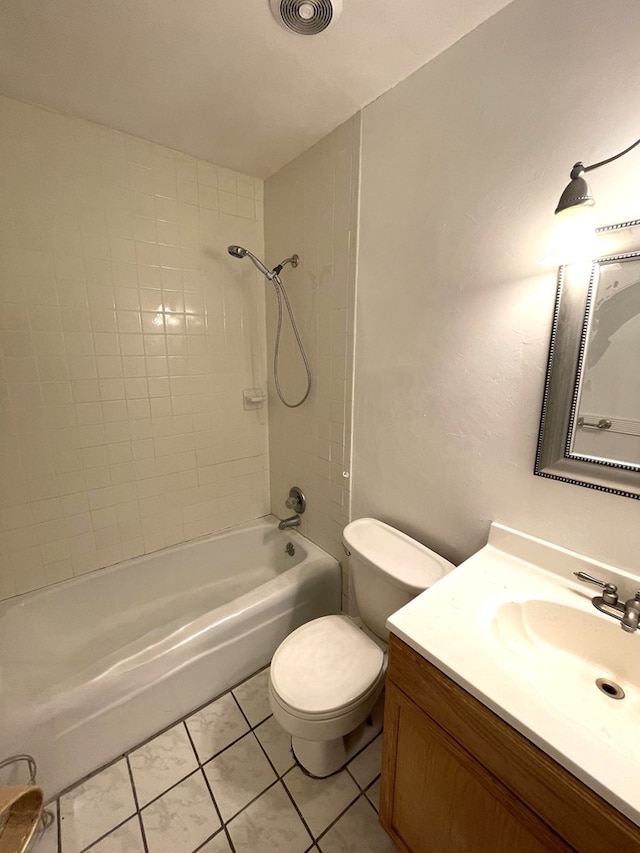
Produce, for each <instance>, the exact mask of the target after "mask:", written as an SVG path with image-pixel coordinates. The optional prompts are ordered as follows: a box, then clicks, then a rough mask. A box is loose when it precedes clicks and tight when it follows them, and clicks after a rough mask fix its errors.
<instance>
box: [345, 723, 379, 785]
mask: <svg viewBox="0 0 640 853" xmlns="http://www.w3.org/2000/svg"><path fill="white" fill-rule="evenodd" d="M381 763H382V735H378V737H377V738H376V739H375V740H374V741H372V742H371V743H370V744H369V746H368V747H366V749H363V750H362V752H361V753H360V755H356V757H355V758H354V759H353V760H352V761H350V762H349V773H351V775H352V776H353V778H354V779H355V780H356V782H357V783H358V785H360V787H361V788H366V787H367V785H368V784H369V783H370V782H373V780H374V779H375V778H376V776H379V775H380V766H381Z"/></svg>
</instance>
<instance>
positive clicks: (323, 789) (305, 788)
mask: <svg viewBox="0 0 640 853" xmlns="http://www.w3.org/2000/svg"><path fill="white" fill-rule="evenodd" d="M283 781H284V783H285V785H286V786H287V788H288V789H289V791H290V793H291V796H292V797H293V799H294V800H295V803H296V805H297V806H298V808H299V809H300V811H301V812H302V816H303V817H304V819H305V820H306V822H307V823H308V825H309V828H310V830H311V832H312V833H313V835H314V838H317V837H318V835H320V833H321V832H323V831H324V830H325V829H326V828H327V827H328V826H329V824H330V823H331V822H332V821H333V820H335V819H336V818H337V817H338V815H339V814H340V812H341V811H343V810H344V809H346V807H347V806H348V805H349V803H350V802H351V801H352V800H354V799H355V798H356V797H357V796H358V794H359V793H360V791H359V789H358V786H357V785H356V783H355V782H354V781H353V779H352V778H351V776H349V774H348V773H347V772H346V770H343V771H342V773H337V774H336V775H335V776H329V777H328V778H327V779H312V778H311V777H310V776H306V775H305V774H304V773H303V772H302V770H301V769H300V768H299V767H295V768H294V769H293V770H292V771H291V772H290V773H287V775H286V776H285V777H284V780H283Z"/></svg>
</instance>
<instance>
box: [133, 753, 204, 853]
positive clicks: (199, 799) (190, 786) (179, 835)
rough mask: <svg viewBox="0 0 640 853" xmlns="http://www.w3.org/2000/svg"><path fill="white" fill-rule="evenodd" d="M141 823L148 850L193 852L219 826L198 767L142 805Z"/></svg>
mask: <svg viewBox="0 0 640 853" xmlns="http://www.w3.org/2000/svg"><path fill="white" fill-rule="evenodd" d="M142 823H143V824H144V833H145V836H146V839H147V846H148V848H149V853H193V851H194V850H195V849H196V848H197V847H198V846H199V845H200V844H202V843H203V842H204V841H206V840H207V838H209V836H211V835H213V833H214V832H215V831H216V830H217V829H219V828H220V819H219V817H218V815H217V812H216V810H215V807H214V805H213V801H212V800H211V795H210V793H209V790H208V788H207V786H206V784H205V781H204V779H203V778H202V773H201V771H200V770H198V772H197V773H194V774H193V776H189V777H188V778H187V779H185V780H184V781H183V782H180V784H179V785H176V787H175V788H172V789H171V790H170V791H167V793H166V794H163V795H162V797H160V799H159V800H156V801H155V802H153V803H151V805H150V806H147V807H146V808H145V809H143V810H142Z"/></svg>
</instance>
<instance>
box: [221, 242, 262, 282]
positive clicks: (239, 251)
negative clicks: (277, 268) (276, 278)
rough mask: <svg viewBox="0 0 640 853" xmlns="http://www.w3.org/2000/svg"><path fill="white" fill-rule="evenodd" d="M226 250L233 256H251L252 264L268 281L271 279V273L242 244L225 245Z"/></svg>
mask: <svg viewBox="0 0 640 853" xmlns="http://www.w3.org/2000/svg"><path fill="white" fill-rule="evenodd" d="M227 252H229V254H230V255H231V256H232V257H234V258H251V260H252V261H253V263H254V265H255V266H256V267H257V268H258V269H259V270H260V272H261V273H262V275H264V276H266V277H267V278H268V279H269V281H271V280H272V279H273V273H272V272H271V270H269V269H267V268H266V267H265V265H264V264H263V263H262V261H261V260H260V259H259V258H256V256H255V255H254V254H252V253H251V252H250V251H249V250H248V249H244V248H243V247H242V246H227Z"/></svg>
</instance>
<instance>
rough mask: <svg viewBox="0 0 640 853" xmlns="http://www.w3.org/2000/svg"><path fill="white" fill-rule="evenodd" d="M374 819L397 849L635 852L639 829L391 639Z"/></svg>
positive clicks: (409, 852) (426, 852)
mask: <svg viewBox="0 0 640 853" xmlns="http://www.w3.org/2000/svg"><path fill="white" fill-rule="evenodd" d="M638 784H640V780H638ZM380 822H381V824H382V826H383V827H384V828H385V830H386V831H387V832H388V834H389V835H390V836H391V838H392V839H393V841H394V843H395V844H396V846H397V848H398V849H399V850H400V851H406V853H576V851H577V853H640V828H638V827H637V826H636V825H635V824H634V823H633V822H632V821H630V820H628V819H627V818H626V817H624V816H623V815H622V814H620V812H618V811H617V810H616V809H614V808H613V807H612V806H610V805H609V804H608V803H606V802H605V801H604V800H603V799H602V798H601V797H599V796H598V795H597V794H595V793H594V792H593V791H591V790H590V789H589V788H587V787H586V786H585V785H584V784H583V783H582V782H580V781H579V780H578V779H576V777H575V776H573V775H572V774H571V773H569V772H568V771H567V770H565V769H564V768H563V767H561V766H560V765H559V764H558V763H557V762H556V761H554V760H553V759H552V758H550V757H549V756H548V755H547V754H546V753H544V752H542V750H540V749H539V748H538V747H536V746H534V745H533V744H532V743H531V742H530V741H528V740H527V739H526V738H525V737H523V736H522V735H520V734H519V733H518V732H516V731H515V729H513V728H512V727H511V726H509V725H508V724H507V723H505V722H504V721H503V720H501V719H500V718H499V717H498V716H496V715H495V714H494V713H493V712H492V711H490V710H489V709H488V708H486V707H485V706H484V705H482V703H480V702H479V701H478V700H477V699H475V698H474V697H472V696H471V695H470V694H468V693H467V692H466V691H465V690H463V689H462V688H460V687H459V686H458V685H457V684H455V683H454V682H453V681H451V679H449V678H448V677H447V676H445V675H444V674H443V673H442V672H441V671H440V670H438V669H437V668H436V667H435V666H433V665H432V664H430V663H429V662H428V661H426V660H425V659H424V658H423V657H421V655H419V654H418V653H417V652H415V651H414V650H413V649H411V648H410V647H409V646H408V645H406V644H405V643H404V642H403V641H402V640H399V639H398V638H397V637H396V636H394V635H391V638H390V648H389V670H388V673H387V687H386V699H385V718H384V739H383V753H382V787H381V795H380Z"/></svg>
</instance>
